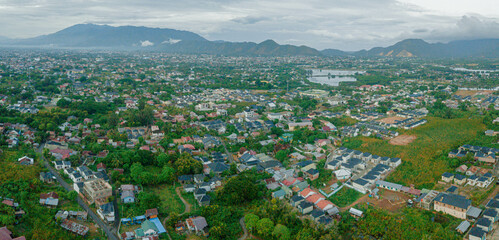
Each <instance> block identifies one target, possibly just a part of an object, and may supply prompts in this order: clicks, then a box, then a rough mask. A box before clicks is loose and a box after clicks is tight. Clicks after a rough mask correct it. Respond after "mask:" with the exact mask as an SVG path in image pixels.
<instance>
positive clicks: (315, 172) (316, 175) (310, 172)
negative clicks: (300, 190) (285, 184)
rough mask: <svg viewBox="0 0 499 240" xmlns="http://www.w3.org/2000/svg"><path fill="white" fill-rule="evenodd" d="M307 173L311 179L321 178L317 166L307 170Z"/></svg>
mask: <svg viewBox="0 0 499 240" xmlns="http://www.w3.org/2000/svg"><path fill="white" fill-rule="evenodd" d="M305 175H306V176H307V177H308V178H309V179H310V180H312V181H313V180H315V179H317V178H319V170H317V169H315V168H311V169H309V170H307V171H306V172H305Z"/></svg>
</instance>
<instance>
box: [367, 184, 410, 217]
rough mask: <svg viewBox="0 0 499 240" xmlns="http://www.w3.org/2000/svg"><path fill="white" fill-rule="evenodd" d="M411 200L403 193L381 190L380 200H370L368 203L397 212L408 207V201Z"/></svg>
mask: <svg viewBox="0 0 499 240" xmlns="http://www.w3.org/2000/svg"><path fill="white" fill-rule="evenodd" d="M408 199H411V198H410V197H409V196H408V195H406V194H404V193H401V192H393V191H390V190H386V189H382V190H380V198H379V199H376V198H368V199H367V202H369V204H370V205H374V206H375V207H378V208H382V209H385V210H388V211H390V212H396V211H399V210H400V209H402V208H404V207H405V206H406V205H407V200H408Z"/></svg>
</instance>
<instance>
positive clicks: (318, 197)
mask: <svg viewBox="0 0 499 240" xmlns="http://www.w3.org/2000/svg"><path fill="white" fill-rule="evenodd" d="M325 199H326V197H324V196H323V195H322V194H320V193H318V194H313V195H310V196H309V197H307V198H306V199H305V201H307V202H310V203H313V204H314V205H315V204H317V203H318V202H320V201H322V200H325Z"/></svg>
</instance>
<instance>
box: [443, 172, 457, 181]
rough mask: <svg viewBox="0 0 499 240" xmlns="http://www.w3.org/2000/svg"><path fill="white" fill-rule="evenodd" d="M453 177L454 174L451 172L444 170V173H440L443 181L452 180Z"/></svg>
mask: <svg viewBox="0 0 499 240" xmlns="http://www.w3.org/2000/svg"><path fill="white" fill-rule="evenodd" d="M453 179H454V174H452V173H448V172H444V174H442V181H444V182H447V183H449V182H452V180H453Z"/></svg>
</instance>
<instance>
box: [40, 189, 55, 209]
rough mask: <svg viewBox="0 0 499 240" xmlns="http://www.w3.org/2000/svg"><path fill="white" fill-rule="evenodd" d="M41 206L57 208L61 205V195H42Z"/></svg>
mask: <svg viewBox="0 0 499 240" xmlns="http://www.w3.org/2000/svg"><path fill="white" fill-rule="evenodd" d="M40 204H41V205H43V206H47V207H49V208H56V207H57V205H59V195H58V194H57V193H55V192H49V193H42V194H40Z"/></svg>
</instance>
